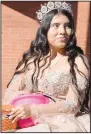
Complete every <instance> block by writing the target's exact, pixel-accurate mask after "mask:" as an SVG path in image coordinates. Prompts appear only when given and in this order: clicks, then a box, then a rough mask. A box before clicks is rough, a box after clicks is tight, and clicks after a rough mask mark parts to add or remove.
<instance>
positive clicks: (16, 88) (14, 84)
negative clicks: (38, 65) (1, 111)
mask: <svg viewBox="0 0 91 134" xmlns="http://www.w3.org/2000/svg"><path fill="white" fill-rule="evenodd" d="M24 87H25V84H24V73H23V74H17V75H15V76H14V77H13V79H12V81H11V83H10V85H9V86H8V88H6V89H5V94H4V99H3V103H4V104H9V103H10V101H11V100H12V99H13V98H14V97H16V96H19V95H21V94H23V93H24Z"/></svg>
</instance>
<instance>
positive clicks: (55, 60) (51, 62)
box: [49, 57, 60, 68]
mask: <svg viewBox="0 0 91 134" xmlns="http://www.w3.org/2000/svg"><path fill="white" fill-rule="evenodd" d="M59 60H60V57H59V58H57V59H54V60H53V61H52V60H51V61H50V66H49V68H52V67H53V66H54V65H56V64H57V63H58V61H59Z"/></svg>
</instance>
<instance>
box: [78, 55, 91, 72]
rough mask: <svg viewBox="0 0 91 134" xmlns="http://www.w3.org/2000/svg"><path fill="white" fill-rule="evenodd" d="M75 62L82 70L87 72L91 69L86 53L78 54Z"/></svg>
mask: <svg viewBox="0 0 91 134" xmlns="http://www.w3.org/2000/svg"><path fill="white" fill-rule="evenodd" d="M75 63H76V65H77V67H78V69H79V70H81V71H82V72H84V73H87V72H89V71H90V63H89V60H88V58H87V56H86V55H82V54H80V55H78V56H77V57H76V59H75Z"/></svg>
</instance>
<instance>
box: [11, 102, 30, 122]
mask: <svg viewBox="0 0 91 134" xmlns="http://www.w3.org/2000/svg"><path fill="white" fill-rule="evenodd" d="M9 115H10V117H9V119H13V121H12V123H13V122H15V121H17V120H19V119H26V118H28V117H30V116H31V108H30V105H28V104H23V105H19V106H17V107H15V108H14V109H12V112H11V113H10V114H9Z"/></svg>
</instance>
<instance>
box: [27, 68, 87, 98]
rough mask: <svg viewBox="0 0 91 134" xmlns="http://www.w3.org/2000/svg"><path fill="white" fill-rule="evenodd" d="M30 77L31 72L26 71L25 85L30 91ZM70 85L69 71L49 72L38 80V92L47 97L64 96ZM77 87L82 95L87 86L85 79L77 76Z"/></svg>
mask: <svg viewBox="0 0 91 134" xmlns="http://www.w3.org/2000/svg"><path fill="white" fill-rule="evenodd" d="M31 75H32V73H31V71H28V72H27V73H26V76H25V85H26V88H27V89H28V90H30V91H31V90H32V82H31ZM71 84H72V78H71V75H70V72H69V71H67V72H63V71H60V70H56V71H49V72H48V73H47V74H45V76H44V77H43V78H42V79H38V91H41V92H43V93H44V94H47V95H49V96H55V97H57V96H60V95H61V96H65V95H66V94H67V92H68V90H69V86H70V85H71ZM77 85H78V87H79V88H80V90H81V92H82V94H83V95H84V94H85V89H86V86H87V81H86V79H85V78H84V77H82V76H81V75H77Z"/></svg>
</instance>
